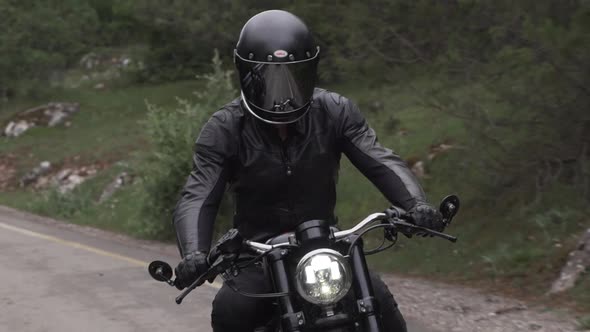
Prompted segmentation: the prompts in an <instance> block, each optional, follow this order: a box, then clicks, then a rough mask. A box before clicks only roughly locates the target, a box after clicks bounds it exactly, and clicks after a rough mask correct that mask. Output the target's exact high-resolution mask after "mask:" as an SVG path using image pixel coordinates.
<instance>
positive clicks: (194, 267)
mask: <svg viewBox="0 0 590 332" xmlns="http://www.w3.org/2000/svg"><path fill="white" fill-rule="evenodd" d="M207 269H209V264H207V254H206V253H204V252H201V251H195V252H191V253H189V254H187V255H186V256H184V258H183V259H182V261H180V263H178V266H177V267H176V268H175V269H174V274H175V275H176V280H175V281H174V285H175V286H176V288H178V289H181V290H182V289H184V288H186V287H188V286H190V285H191V284H192V283H193V282H195V280H197V278H198V277H199V276H200V275H201V274H203V273H205V272H206V271H207Z"/></svg>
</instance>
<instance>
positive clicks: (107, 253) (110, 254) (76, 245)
mask: <svg viewBox="0 0 590 332" xmlns="http://www.w3.org/2000/svg"><path fill="white" fill-rule="evenodd" d="M0 228H4V229H6V230H9V231H13V232H16V233H20V234H23V235H27V236H30V237H34V238H38V239H43V240H48V241H51V242H55V243H59V244H61V245H65V246H68V247H72V248H77V249H82V250H86V251H88V252H91V253H94V254H98V255H101V256H105V257H110V258H115V259H118V260H122V261H125V262H127V263H131V264H132V265H135V266H141V267H144V268H147V266H148V265H149V263H148V262H145V261H142V260H139V259H135V258H131V257H128V256H123V255H119V254H116V253H114V252H110V251H106V250H102V249H98V248H95V247H91V246H87V245H85V244H82V243H79V242H74V241H68V240H64V239H60V238H58V237H55V236H51V235H47V234H42V233H37V232H33V231H30V230H28V229H24V228H20V227H16V226H12V225H8V224H5V223H2V222H0ZM205 285H208V286H210V287H213V288H220V287H221V283H219V282H217V281H215V282H213V283H212V284H208V283H205Z"/></svg>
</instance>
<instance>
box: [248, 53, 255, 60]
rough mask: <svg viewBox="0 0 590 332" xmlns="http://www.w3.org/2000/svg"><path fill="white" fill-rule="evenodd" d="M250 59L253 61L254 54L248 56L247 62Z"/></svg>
mask: <svg viewBox="0 0 590 332" xmlns="http://www.w3.org/2000/svg"><path fill="white" fill-rule="evenodd" d="M252 59H254V53H252V52H250V54H248V60H252Z"/></svg>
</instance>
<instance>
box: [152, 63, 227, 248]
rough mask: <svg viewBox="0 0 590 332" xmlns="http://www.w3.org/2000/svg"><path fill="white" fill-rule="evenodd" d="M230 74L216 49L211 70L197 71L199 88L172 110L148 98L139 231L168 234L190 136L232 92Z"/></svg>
mask: <svg viewBox="0 0 590 332" xmlns="http://www.w3.org/2000/svg"><path fill="white" fill-rule="evenodd" d="M231 75H232V73H231V71H225V70H224V69H223V67H222V62H221V60H220V59H219V55H218V54H217V52H216V54H215V56H214V58H213V71H212V72H211V73H209V74H206V75H202V76H198V80H199V83H202V85H203V86H204V88H203V90H202V91H199V92H196V93H195V97H196V99H195V100H194V101H188V100H184V99H178V107H177V108H176V109H173V110H169V109H164V108H161V107H159V106H157V105H153V104H148V118H147V120H146V122H145V124H146V128H147V132H148V136H149V140H150V142H151V146H152V149H153V150H152V151H151V152H150V153H148V154H147V155H148V157H147V160H146V161H145V162H144V163H143V164H144V165H145V166H144V167H143V169H142V170H141V176H142V178H143V183H144V190H145V193H146V199H145V202H144V206H143V212H144V216H145V217H144V223H145V225H144V228H143V233H144V234H143V235H144V236H149V237H153V238H171V237H172V235H173V232H172V227H171V224H170V221H171V215H172V210H173V208H174V206H175V204H176V201H177V200H178V199H179V197H180V196H179V193H180V190H181V189H182V186H183V185H184V183H185V181H186V178H187V175H188V174H189V172H190V171H191V169H192V154H193V149H192V148H193V147H194V143H195V139H196V137H197V136H198V133H199V130H200V129H201V127H202V125H203V124H204V123H205V122H206V121H207V120H208V119H209V117H210V116H211V114H212V113H213V112H214V111H216V110H218V109H219V108H220V107H221V106H223V105H224V104H225V103H227V102H229V101H230V100H231V99H232V98H234V97H235V95H236V91H235V90H234V87H233V85H232V77H231ZM222 210H223V209H222ZM221 215H223V213H222V214H221ZM220 219H225V218H223V217H222V216H220Z"/></svg>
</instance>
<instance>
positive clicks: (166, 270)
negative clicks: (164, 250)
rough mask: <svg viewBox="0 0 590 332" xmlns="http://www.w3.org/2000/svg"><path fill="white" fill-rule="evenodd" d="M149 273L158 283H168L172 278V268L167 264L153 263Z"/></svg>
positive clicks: (149, 267)
mask: <svg viewBox="0 0 590 332" xmlns="http://www.w3.org/2000/svg"><path fill="white" fill-rule="evenodd" d="M148 271H149V272H150V275H151V276H152V278H154V279H156V280H158V281H165V282H168V281H169V280H170V278H172V268H171V267H170V265H168V263H166V262H162V261H153V262H151V263H150V265H149V266H148Z"/></svg>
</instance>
